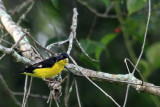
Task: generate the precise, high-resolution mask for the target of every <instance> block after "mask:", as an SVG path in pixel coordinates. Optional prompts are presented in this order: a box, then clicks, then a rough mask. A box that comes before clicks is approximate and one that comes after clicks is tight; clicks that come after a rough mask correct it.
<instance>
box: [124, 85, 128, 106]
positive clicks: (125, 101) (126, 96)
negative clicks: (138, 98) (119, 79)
mask: <svg viewBox="0 0 160 107" xmlns="http://www.w3.org/2000/svg"><path fill="white" fill-rule="evenodd" d="M129 87H130V84H128V85H127V89H126V95H125V100H124V104H123V107H126V103H127V98H128V91H129Z"/></svg>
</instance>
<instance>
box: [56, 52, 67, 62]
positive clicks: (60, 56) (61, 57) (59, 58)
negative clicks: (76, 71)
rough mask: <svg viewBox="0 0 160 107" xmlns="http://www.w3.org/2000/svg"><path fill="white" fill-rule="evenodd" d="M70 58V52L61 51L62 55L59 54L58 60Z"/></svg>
mask: <svg viewBox="0 0 160 107" xmlns="http://www.w3.org/2000/svg"><path fill="white" fill-rule="evenodd" d="M66 58H69V56H68V54H66V53H61V54H60V55H58V56H57V61H60V60H63V59H66Z"/></svg>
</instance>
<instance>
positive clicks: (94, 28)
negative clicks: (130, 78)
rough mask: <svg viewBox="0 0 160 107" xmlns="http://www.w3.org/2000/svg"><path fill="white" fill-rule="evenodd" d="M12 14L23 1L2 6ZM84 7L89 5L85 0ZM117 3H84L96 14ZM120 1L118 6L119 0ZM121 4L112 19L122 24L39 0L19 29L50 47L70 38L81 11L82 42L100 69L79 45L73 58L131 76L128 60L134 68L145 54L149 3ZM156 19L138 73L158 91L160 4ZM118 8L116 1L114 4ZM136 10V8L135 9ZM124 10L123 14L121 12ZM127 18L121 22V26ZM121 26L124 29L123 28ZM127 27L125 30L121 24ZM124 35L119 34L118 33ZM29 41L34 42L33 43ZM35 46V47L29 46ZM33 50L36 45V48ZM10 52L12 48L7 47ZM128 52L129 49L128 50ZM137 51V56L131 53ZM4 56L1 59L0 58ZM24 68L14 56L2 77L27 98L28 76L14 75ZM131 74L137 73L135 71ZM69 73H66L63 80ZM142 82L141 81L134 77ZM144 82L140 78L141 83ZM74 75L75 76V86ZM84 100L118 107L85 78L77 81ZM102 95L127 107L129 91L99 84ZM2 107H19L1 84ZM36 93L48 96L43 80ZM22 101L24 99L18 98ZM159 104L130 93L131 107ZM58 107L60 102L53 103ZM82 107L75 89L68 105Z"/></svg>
mask: <svg viewBox="0 0 160 107" xmlns="http://www.w3.org/2000/svg"><path fill="white" fill-rule="evenodd" d="M3 1H4V5H5V7H6V9H7V12H8V13H9V14H11V13H12V12H13V10H14V9H15V8H16V7H17V6H19V5H20V4H21V3H23V2H24V0H3ZM84 1H85V0H84ZM111 1H112V0H88V1H85V2H87V4H88V7H91V8H92V9H94V10H96V11H97V13H102V14H103V13H104V12H105V9H106V8H108V7H109V6H111V5H112V2H111ZM118 1H119V0H118ZM130 2H131V0H128V1H126V0H120V2H119V3H118V6H117V5H113V7H112V8H111V10H110V12H109V13H108V15H109V16H110V15H116V16H117V18H105V17H100V16H97V15H96V14H94V13H93V12H91V11H90V10H89V9H88V8H87V7H86V6H84V5H82V4H81V3H79V2H77V1H76V0H36V1H35V4H34V6H33V8H32V9H31V11H30V12H29V13H28V14H27V16H26V17H25V19H24V20H23V22H22V23H21V24H20V26H21V27H22V28H26V29H28V30H29V32H30V33H31V34H32V36H34V38H35V39H36V40H37V41H38V42H40V43H41V44H42V46H47V45H48V44H50V43H53V42H57V41H60V40H65V39H67V37H68V36H69V34H70V26H71V22H72V15H73V8H74V7H76V8H77V10H78V13H79V15H78V28H77V38H78V40H79V42H80V43H81V45H82V47H83V48H84V49H85V51H86V52H87V53H88V54H89V55H90V56H91V57H92V58H94V59H97V60H99V61H100V62H99V63H96V62H92V61H90V60H89V59H88V58H87V57H86V56H85V55H84V54H83V53H82V52H81V51H80V49H79V47H78V45H77V44H76V43H74V45H73V50H72V52H71V55H72V56H73V57H74V58H75V60H76V61H77V63H78V65H80V66H83V67H86V68H89V69H94V70H97V71H103V72H107V73H112V74H127V69H126V66H125V64H124V59H125V58H129V59H131V60H132V61H133V62H134V63H135V62H136V60H137V58H138V55H139V54H140V51H141V46H142V43H143V37H144V32H145V26H146V22H147V14H148V3H147V1H145V0H139V1H138V0H135V2H133V3H130ZM151 2H152V14H151V19H150V24H149V29H148V35H147V40H146V45H145V49H144V54H143V56H142V59H141V61H140V64H139V66H138V68H139V69H140V71H141V73H142V75H143V77H144V79H145V81H147V82H150V83H153V84H155V85H159V84H160V82H159V81H160V78H159V75H160V73H159V70H160V42H159V40H160V36H159V35H160V30H159V29H160V26H159V25H160V20H159V16H160V2H159V1H158V0H154V1H153V0H152V1H151ZM114 3H115V4H116V3H117V0H115V1H114ZM132 6H133V7H132ZM27 8H28V6H27V7H25V8H24V9H23V10H21V11H20V12H18V13H15V14H14V15H13V16H12V18H13V20H14V21H15V22H17V20H18V18H19V17H20V16H21V15H22V14H23V13H24V12H25V11H26V10H27ZM116 8H119V11H117V10H116ZM121 18H122V20H121ZM120 22H121V23H120ZM122 23H123V24H122ZM116 29H118V30H120V31H119V32H116V31H115V30H116ZM125 38H127V39H125ZM5 39H6V40H7V41H9V42H11V43H14V41H13V39H12V38H11V36H7V37H6V38H5ZM29 40H30V39H29ZM30 42H31V43H32V41H31V40H30ZM32 44H33V43H32ZM2 45H4V46H7V47H10V45H8V44H5V43H2ZM67 46H68V44H66V45H64V46H63V47H56V48H54V49H52V51H54V52H66V50H67ZM127 47H129V49H127ZM39 50H40V52H41V54H42V55H43V56H44V57H47V54H46V53H45V51H44V50H43V49H41V48H40V47H39ZM130 50H133V51H130ZM0 54H1V55H2V53H0ZM24 67H25V65H24V64H22V63H18V62H16V61H15V60H14V59H13V58H12V57H11V56H9V55H7V56H6V57H5V58H3V59H2V60H1V61H0V73H1V74H2V75H3V77H4V79H5V80H6V82H7V84H8V86H9V88H10V89H11V90H12V91H14V92H23V90H24V80H25V76H24V75H13V73H14V72H18V71H21V70H23V68H24ZM130 69H131V70H132V69H133V67H132V66H130ZM66 74H67V73H66V72H63V73H62V76H63V77H64V76H65V75H66ZM135 76H136V77H138V75H137V74H136V75H135ZM138 78H139V77H138ZM72 80H73V75H72V74H70V84H71V82H72ZM77 80H78V86H79V94H80V99H81V102H82V106H83V107H105V106H109V107H114V106H115V104H114V103H113V102H112V101H111V100H110V99H109V98H107V97H106V96H105V95H104V94H102V93H101V92H100V91H99V90H98V89H97V88H96V87H95V86H93V85H92V84H91V83H90V82H89V81H88V80H86V79H85V78H81V77H77ZM95 82H96V83H97V84H98V85H99V86H100V87H101V88H102V89H104V90H105V91H106V92H107V93H108V94H109V95H111V96H112V97H113V98H114V99H115V100H116V101H117V102H118V103H119V104H120V105H123V102H124V98H125V91H126V85H122V84H120V85H119V84H111V83H107V82H97V81H95ZM65 85H66V83H64V84H63V95H62V97H61V102H60V106H61V107H63V106H64V95H65V94H64V90H65ZM0 89H1V91H0V106H1V107H16V106H17V105H16V104H15V103H14V101H13V100H12V99H11V98H10V96H9V95H8V93H7V91H6V90H5V89H4V86H2V85H1V84H0ZM31 93H34V94H40V95H47V96H48V95H49V89H48V87H47V85H46V84H45V83H44V82H43V81H42V80H41V79H38V78H34V79H33V84H32V89H31ZM17 98H18V99H19V101H22V98H23V96H17ZM159 100H160V98H159V97H157V96H153V95H151V94H148V93H143V92H137V91H136V90H135V89H133V88H130V90H129V96H128V101H127V107H141V106H145V107H151V106H154V107H155V106H157V107H158V106H159V105H160V101H159ZM46 102H47V100H44V99H42V98H33V97H29V101H28V104H27V105H28V107H47V106H48V104H47V103H46ZM53 105H54V106H56V105H55V102H54V101H53ZM77 106H78V102H77V98H76V93H75V87H73V91H72V93H71V96H70V99H69V107H77Z"/></svg>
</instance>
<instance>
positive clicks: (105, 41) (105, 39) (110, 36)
mask: <svg viewBox="0 0 160 107" xmlns="http://www.w3.org/2000/svg"><path fill="white" fill-rule="evenodd" d="M116 36H117V35H116V34H114V33H113V34H107V35H105V36H104V37H103V38H102V39H101V43H102V44H104V45H107V44H108V43H110V42H111V41H112V40H113V39H114V38H115V37H116Z"/></svg>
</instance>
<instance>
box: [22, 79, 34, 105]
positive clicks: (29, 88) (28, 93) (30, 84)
mask: <svg viewBox="0 0 160 107" xmlns="http://www.w3.org/2000/svg"><path fill="white" fill-rule="evenodd" d="M32 80H33V77H31V79H30V83H29V87H28V92H27V95H26V98H25V102H24V107H25V105H26V103H27V101H28V97H29V95H30V91H31V86H32Z"/></svg>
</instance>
